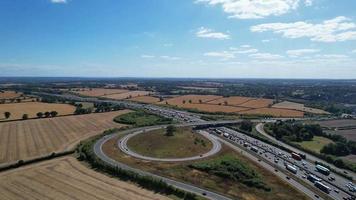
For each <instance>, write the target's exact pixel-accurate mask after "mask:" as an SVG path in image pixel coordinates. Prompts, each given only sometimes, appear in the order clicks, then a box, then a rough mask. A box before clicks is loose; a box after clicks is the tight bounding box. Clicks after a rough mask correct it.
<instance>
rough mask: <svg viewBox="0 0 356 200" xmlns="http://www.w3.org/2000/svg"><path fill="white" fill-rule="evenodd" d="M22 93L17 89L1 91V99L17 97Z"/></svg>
mask: <svg viewBox="0 0 356 200" xmlns="http://www.w3.org/2000/svg"><path fill="white" fill-rule="evenodd" d="M21 95H22V93H20V92H18V93H16V92H15V91H0V99H15V98H18V97H20V96H21Z"/></svg>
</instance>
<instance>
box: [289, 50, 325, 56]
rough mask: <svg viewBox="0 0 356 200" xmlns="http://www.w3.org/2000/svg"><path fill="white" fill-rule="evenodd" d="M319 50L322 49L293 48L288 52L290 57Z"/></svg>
mask: <svg viewBox="0 0 356 200" xmlns="http://www.w3.org/2000/svg"><path fill="white" fill-rule="evenodd" d="M319 51H320V49H293V50H288V51H287V52H286V53H287V55H288V56H290V57H299V56H302V55H305V54H312V53H317V52H319Z"/></svg>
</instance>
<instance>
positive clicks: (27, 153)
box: [0, 110, 130, 164]
mask: <svg viewBox="0 0 356 200" xmlns="http://www.w3.org/2000/svg"><path fill="white" fill-rule="evenodd" d="M128 112H130V111H129V110H122V111H116V112H108V113H97V114H87V115H73V116H66V117H56V118H46V119H36V120H26V121H16V122H3V123H0V164H4V163H9V162H14V161H17V160H25V159H30V158H34V157H39V156H44V155H48V154H50V153H52V152H58V151H63V150H66V149H70V148H72V147H73V146H74V145H75V144H76V143H77V142H79V141H80V140H82V139H84V138H87V137H90V136H93V135H97V134H100V133H101V132H103V131H104V130H106V129H109V128H115V127H117V128H119V127H122V126H124V125H122V124H118V123H115V122H113V118H114V117H116V116H118V115H121V114H124V113H128Z"/></svg>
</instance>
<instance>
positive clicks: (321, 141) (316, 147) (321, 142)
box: [296, 136, 333, 153]
mask: <svg viewBox="0 0 356 200" xmlns="http://www.w3.org/2000/svg"><path fill="white" fill-rule="evenodd" d="M332 142H333V141H332V140H330V139H328V138H325V137H320V136H314V137H313V140H312V141H303V142H298V143H296V144H299V145H300V146H302V147H303V148H305V149H309V150H311V151H314V152H317V153H320V150H321V149H322V148H323V147H324V146H325V145H327V144H330V143H332Z"/></svg>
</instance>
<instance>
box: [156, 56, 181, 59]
mask: <svg viewBox="0 0 356 200" xmlns="http://www.w3.org/2000/svg"><path fill="white" fill-rule="evenodd" d="M160 58H162V59H165V60H180V59H181V58H180V57H175V56H160Z"/></svg>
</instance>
